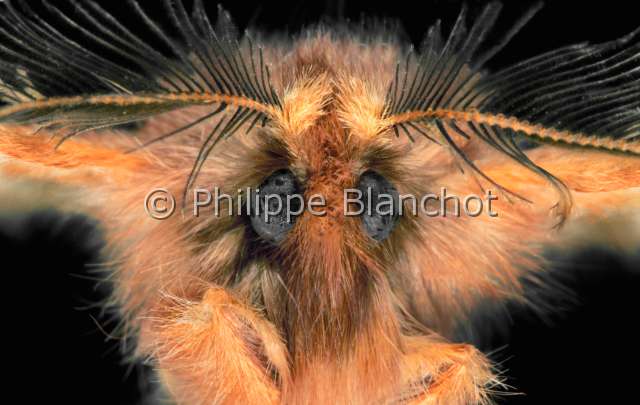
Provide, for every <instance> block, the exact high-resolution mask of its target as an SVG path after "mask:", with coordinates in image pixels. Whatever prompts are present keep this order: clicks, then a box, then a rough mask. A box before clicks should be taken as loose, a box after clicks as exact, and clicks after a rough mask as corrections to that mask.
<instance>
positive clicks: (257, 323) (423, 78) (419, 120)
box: [0, 0, 640, 404]
mask: <svg viewBox="0 0 640 405" xmlns="http://www.w3.org/2000/svg"><path fill="white" fill-rule="evenodd" d="M5 3H6V4H5V5H4V6H3V9H2V16H1V19H2V31H1V37H2V47H1V48H0V53H2V58H3V61H2V64H1V65H0V77H1V79H2V83H1V89H0V90H1V91H2V98H3V100H4V101H5V102H6V104H7V105H6V106H5V107H4V108H3V109H0V121H1V122H2V123H3V126H2V127H0V170H1V173H2V175H3V176H4V177H6V178H7V179H9V180H11V181H12V182H14V183H18V179H21V180H20V181H21V182H22V181H27V180H29V181H31V182H32V183H33V182H36V181H40V182H49V183H53V184H56V185H57V186H58V187H59V189H58V191H57V192H56V193H55V196H54V195H53V194H52V195H50V197H49V198H50V200H51V201H52V203H53V201H59V202H60V201H65V200H66V201H69V200H71V199H72V201H71V203H70V204H71V205H68V206H66V207H65V209H69V210H72V211H82V212H86V213H89V214H90V215H93V216H95V217H97V218H99V219H100V221H101V223H102V224H103V227H104V229H105V232H106V235H107V239H108V242H109V244H108V248H107V249H106V251H105V255H106V256H107V257H112V258H113V260H114V261H115V262H116V263H115V264H114V265H112V266H109V278H110V280H111V281H112V282H113V284H114V288H115V293H114V296H113V300H112V302H110V304H112V305H115V306H116V307H117V308H118V309H119V312H120V316H121V317H122V319H123V320H124V321H123V333H125V334H126V335H127V336H128V337H133V338H136V340H137V350H136V352H135V357H136V358H139V357H146V358H149V359H150V360H151V361H152V362H153V364H154V365H155V367H156V370H157V371H158V374H159V376H160V379H161V381H162V383H163V386H164V387H165V389H166V391H167V394H168V395H169V396H170V397H171V398H173V399H174V400H175V401H177V402H178V403H181V404H210V403H265V402H266V403H279V402H283V403H296V404H298V403H300V404H311V403H345V404H346V403H348V404H370V403H396V402H397V403H424V404H467V403H479V402H486V401H489V394H490V392H491V390H492V388H494V387H495V386H496V385H498V384H499V382H498V380H497V379H496V377H495V376H494V374H493V370H492V367H491V365H490V363H489V361H488V360H487V359H486V358H485V357H484V356H483V355H482V354H481V353H479V352H478V351H477V350H475V349H474V348H473V347H471V346H468V345H462V344H453V343H449V342H448V341H447V338H451V337H452V336H453V334H454V332H455V330H456V327H457V326H459V325H460V323H463V322H465V320H466V319H467V317H468V316H469V315H470V314H471V313H472V311H473V310H474V308H476V307H477V306H478V305H480V304H481V303H486V302H501V301H502V300H505V299H519V300H524V296H523V289H522V286H523V282H524V280H528V281H533V282H534V283H537V284H543V283H544V277H543V269H544V260H543V258H542V251H543V248H544V246H545V244H552V243H558V241H561V240H566V238H568V237H569V236H570V235H571V232H572V230H575V229H576V227H578V226H579V225H580V224H581V223H583V222H585V221H593V219H598V220H600V221H606V220H607V218H614V217H615V218H616V219H617V220H620V218H634V215H635V218H636V219H637V212H638V208H640V194H639V190H640V189H639V187H640V158H639V157H638V155H640V144H639V143H638V141H637V140H638V137H639V135H640V132H639V129H640V127H639V124H640V105H639V104H638V100H640V86H639V85H638V83H639V81H638V79H639V77H640V76H639V73H638V72H640V69H639V68H638V67H639V62H638V61H639V60H640V59H639V57H640V42H638V39H639V35H638V31H636V32H635V33H632V34H631V35H629V36H627V37H625V38H622V39H620V40H616V41H612V42H609V43H605V44H600V45H588V44H583V45H577V46H571V47H566V48H562V49H559V50H556V51H553V52H550V53H547V54H544V55H541V56H538V57H534V58H532V59H530V60H527V61H525V62H522V63H519V64H516V65H514V66H512V67H510V68H507V69H504V70H502V71H499V72H496V73H489V72H486V71H485V69H484V66H485V64H486V62H487V61H488V60H489V59H490V58H491V57H493V56H494V55H495V54H496V53H497V52H499V51H500V50H501V48H502V47H503V46H504V45H505V44H506V43H507V42H508V40H509V39H510V38H511V37H512V36H513V35H515V34H516V32H517V31H518V30H519V29H520V28H521V27H522V26H523V25H524V23H526V21H527V20H528V19H530V18H531V17H532V16H533V15H534V14H535V11H537V9H538V7H535V8H534V9H532V10H531V11H530V12H529V13H527V14H526V15H525V16H523V18H522V19H521V20H520V21H518V22H516V23H515V24H514V28H513V29H511V30H509V31H507V33H506V34H505V36H504V38H503V39H502V40H500V41H497V42H496V43H495V44H485V42H486V41H485V39H486V37H487V36H488V34H489V33H490V30H491V28H492V25H493V23H494V22H495V20H496V19H497V16H498V14H499V11H500V5H499V4H495V3H492V4H490V5H488V6H487V7H486V8H485V9H484V10H483V11H482V12H481V13H480V15H479V16H477V18H475V20H474V22H473V23H472V24H470V25H469V24H467V23H468V21H467V20H468V18H467V15H466V11H465V10H463V11H462V13H461V14H460V16H459V18H458V20H457V21H456V23H455V24H454V26H453V28H452V30H451V33H450V34H449V35H448V36H443V35H442V33H441V29H440V26H439V24H436V25H435V26H433V27H432V28H431V29H430V30H429V31H428V34H427V36H426V38H425V40H424V42H423V44H422V46H421V47H420V49H419V50H418V51H414V50H413V49H412V48H410V47H407V46H406V45H405V44H403V43H402V42H401V41H400V40H399V39H396V38H395V37H394V36H393V35H392V33H389V32H380V31H379V27H377V26H373V27H370V28H363V27H359V28H354V27H352V26H348V25H341V24H336V25H335V26H330V27H329V26H321V27H318V28H314V29H310V30H308V31H307V32H305V34H304V35H301V36H298V37H296V38H293V39H287V40H282V39H279V40H275V39H274V40H268V39H265V43H264V45H257V44H256V43H255V40H254V39H252V36H251V35H245V36H244V37H242V38H238V36H237V33H236V31H235V28H234V27H233V25H232V24H231V22H230V20H229V18H228V16H227V14H226V13H225V12H224V11H222V10H219V12H218V14H219V16H218V21H217V22H216V23H215V24H214V23H212V22H211V21H210V20H209V18H208V13H207V12H206V11H205V8H204V6H203V4H202V2H201V1H199V0H196V1H195V2H194V6H193V8H192V10H187V9H186V8H185V7H184V5H183V4H182V2H181V1H179V0H178V1H169V0H167V1H166V2H165V3H166V4H165V5H166V9H167V12H168V15H169V17H170V20H171V21H172V23H173V27H172V29H173V31H174V33H175V34H176V35H177V36H171V35H169V34H167V33H166V31H165V30H164V28H163V27H162V26H161V24H160V23H158V22H155V21H154V20H153V19H152V18H150V17H149V16H148V15H147V12H146V11H145V10H144V8H143V7H141V6H140V5H139V4H138V3H137V2H136V1H134V0H130V1H129V4H130V6H131V7H132V10H133V12H134V14H135V16H136V17H137V18H139V20H140V22H141V23H142V24H143V25H144V27H142V29H145V30H147V31H148V32H147V34H152V35H155V36H156V38H157V42H158V43H160V45H161V46H158V45H157V44H155V43H153V44H152V43H149V42H146V41H145V40H143V39H142V37H139V36H138V34H137V33H134V32H133V31H132V30H131V29H130V28H128V27H127V26H125V25H124V24H123V23H121V22H120V21H118V20H117V19H116V18H114V17H113V16H112V15H111V14H109V13H108V12H107V11H106V10H104V9H102V8H101V7H100V6H99V5H97V4H95V3H93V2H86V3H85V2H83V3H82V4H80V3H76V2H74V1H71V4H72V5H73V7H74V13H69V12H65V10H64V9H61V8H56V7H54V6H52V5H49V4H48V3H47V4H45V6H46V7H45V12H46V15H45V14H44V13H43V11H42V10H40V11H38V12H36V11H34V10H31V9H30V8H29V6H28V5H27V4H23V3H20V4H14V3H12V2H5ZM467 27H468V28H467ZM65 30H67V31H68V30H72V31H73V32H74V35H76V36H77V37H79V38H76V37H68V36H66V35H65V34H63V33H64V32H66V31H65ZM86 42H88V43H90V46H89V45H86V44H85V43H86ZM105 55H112V56H113V58H108V57H106V56H105ZM138 121H144V122H145V125H144V126H143V127H142V128H141V129H138V130H136V131H135V133H134V134H133V135H132V134H123V133H122V132H120V131H119V130H117V129H110V128H113V127H116V126H118V125H122V124H128V123H132V122H138ZM34 128H35V129H37V131H38V132H40V133H39V134H33V131H34ZM43 133H49V134H51V135H53V136H54V137H57V138H58V139H59V140H60V141H59V142H58V143H57V144H52V143H51V142H49V138H50V137H47V136H45V135H43ZM80 134H83V135H82V137H80V136H78V135H80ZM525 141H526V142H527V143H528V144H529V145H531V144H532V143H533V145H535V146H537V147H536V148H534V149H530V150H525V149H523V145H524V144H525V143H524V142H525ZM7 184H9V183H7ZM21 184H23V183H21ZM364 186H368V187H369V188H373V189H374V191H376V194H375V196H371V195H370V196H369V197H368V198H369V200H375V199H377V198H378V194H381V193H379V192H380V191H382V190H384V191H387V192H389V193H390V194H391V195H392V196H393V197H394V198H393V201H394V204H395V206H394V208H393V210H392V212H389V213H388V214H385V215H378V214H376V213H373V214H364V216H351V215H348V212H347V211H349V204H346V203H345V193H344V190H346V189H361V190H362V189H363V188H366V187H364ZM213 187H217V188H219V190H221V192H224V193H225V194H228V197H229V198H222V199H219V201H222V205H221V206H217V208H216V209H215V210H214V206H213V205H210V204H203V203H202V201H201V200H200V199H199V198H200V197H201V196H202V191H203V189H207V190H211V189H212V188H213ZM247 188H250V189H256V188H263V189H265V190H271V191H272V192H273V193H274V194H277V195H279V196H281V197H287V196H291V195H293V194H294V193H298V194H300V195H301V196H302V197H303V198H302V200H303V201H305V202H308V201H311V200H312V198H313V197H314V196H321V197H322V199H323V206H322V208H323V209H322V211H323V214H321V215H317V214H315V213H313V212H311V211H310V210H303V211H301V212H297V213H296V214H295V215H294V216H293V219H292V220H291V221H284V220H283V219H282V217H275V218H272V221H275V222H271V221H268V220H262V219H261V217H260V215H256V214H255V212H254V211H252V210H251V209H246V204H247V202H246V201H247V200H246V199H245V202H244V203H241V204H240V208H241V209H240V214H238V212H237V208H238V207H235V209H231V210H229V208H234V207H232V206H233V205H234V204H235V202H236V201H238V200H239V199H241V197H250V196H251V193H247V192H245V190H247ZM158 189H162V190H164V192H167V193H168V194H170V196H169V198H166V199H165V200H163V201H164V202H166V203H168V204H169V205H170V206H171V207H170V208H176V207H177V210H176V211H177V212H175V213H174V215H173V216H170V217H169V216H167V217H166V218H163V219H164V220H157V219H154V218H151V217H150V216H149V215H147V213H146V212H145V202H148V201H149V196H150V192H151V191H153V190H158ZM443 189H444V191H446V193H447V194H449V195H455V196H467V195H482V196H484V195H487V192H488V191H489V190H491V191H493V194H494V197H495V199H494V201H493V202H494V205H493V210H494V211H495V212H496V213H497V215H486V213H482V214H481V215H479V216H477V215H466V216H465V215H462V216H457V215H436V216H434V215H426V214H425V213H424V212H423V211H420V210H418V211H419V212H418V215H399V213H398V211H399V208H400V206H399V204H402V208H403V210H404V212H411V211H412V210H411V208H412V207H411V203H410V200H404V199H400V196H401V195H412V196H418V198H419V197H420V196H425V195H430V194H434V193H437V194H438V195H440V192H441V190H443ZM13 198H14V199H15V200H16V201H17V199H18V197H17V195H16V196H14V197H13ZM442 200H443V201H439V202H438V203H437V205H438V206H439V207H440V208H443V209H455V208H456V207H455V206H456V204H459V202H458V203H456V202H455V201H453V200H450V199H444V198H442ZM258 201H261V200H258ZM434 201H436V200H435V199H433V200H431V202H430V203H428V204H427V205H426V206H425V207H427V208H437V207H436V206H435V205H434ZM369 202H371V201H369ZM465 204H466V203H465ZM58 205H59V206H62V203H59V204H58ZM194 207H195V208H196V209H197V213H194V212H193V211H194ZM146 208H147V209H148V208H149V207H148V206H147V207H146ZM214 211H215V212H214ZM171 212H172V211H171V210H169V213H171ZM636 222H637V221H636ZM626 229H627V230H626V232H629V230H631V231H632V232H636V234H635V236H632V237H630V238H627V240H632V241H633V240H635V241H636V242H635V243H637V240H638V234H637V232H638V226H637V224H636V225H634V226H633V227H627V228H626ZM634 238H635V239H634Z"/></svg>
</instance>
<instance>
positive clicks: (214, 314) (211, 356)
mask: <svg viewBox="0 0 640 405" xmlns="http://www.w3.org/2000/svg"><path fill="white" fill-rule="evenodd" d="M168 300H169V301H171V303H170V304H166V303H165V305H164V307H163V308H161V309H160V310H159V311H162V312H163V313H162V314H158V316H157V317H154V316H150V317H149V320H147V321H145V323H143V325H142V327H141V333H140V346H139V348H140V350H141V351H142V352H143V353H144V354H145V355H147V356H149V357H150V358H151V359H152V361H153V362H155V364H156V368H157V371H158V374H159V376H160V379H161V380H162V382H163V385H164V387H165V388H166V390H167V392H168V393H169V395H170V396H171V397H172V398H173V399H174V400H175V401H176V402H177V403H179V404H187V405H191V404H254V403H255V404H275V403H278V402H279V401H280V390H281V387H282V386H283V385H284V384H285V383H286V381H287V380H288V378H289V375H288V374H289V371H288V367H289V366H288V361H287V357H286V354H285V353H286V351H285V348H284V345H283V343H282V341H281V339H280V337H279V336H278V334H277V332H276V331H275V328H274V327H273V326H272V325H271V324H270V323H268V322H266V321H264V320H263V319H261V318H260V317H259V315H258V314H257V313H256V312H255V311H253V310H252V309H250V308H248V307H247V306H245V305H243V304H242V303H240V302H239V301H237V300H236V299H235V298H233V297H232V296H231V295H230V294H229V293H228V292H226V291H225V290H223V289H222V288H210V289H209V290H208V291H206V293H205V294H204V296H203V298H202V300H201V301H200V302H197V303H194V302H184V301H182V300H180V299H178V298H170V299H168ZM165 301H166V300H165Z"/></svg>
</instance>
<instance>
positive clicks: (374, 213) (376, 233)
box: [357, 170, 400, 242]
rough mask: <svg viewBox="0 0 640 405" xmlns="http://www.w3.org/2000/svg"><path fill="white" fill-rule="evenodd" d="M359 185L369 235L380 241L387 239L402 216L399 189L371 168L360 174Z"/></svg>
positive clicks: (363, 215) (364, 224)
mask: <svg viewBox="0 0 640 405" xmlns="http://www.w3.org/2000/svg"><path fill="white" fill-rule="evenodd" d="M357 187H358V190H360V192H362V202H363V204H364V212H363V214H362V224H363V226H364V229H365V231H366V232H367V235H369V236H370V237H371V238H373V239H375V240H377V241H378V242H380V241H383V240H385V239H387V237H389V234H391V231H392V230H393V228H394V227H395V226H396V224H397V222H398V219H399V218H400V197H399V195H398V190H396V188H395V187H394V186H393V184H391V182H389V180H387V179H385V178H384V177H382V176H381V175H380V174H378V173H376V172H374V171H371V170H369V171H366V172H364V173H363V174H362V175H361V176H360V180H359V181H358V186H357Z"/></svg>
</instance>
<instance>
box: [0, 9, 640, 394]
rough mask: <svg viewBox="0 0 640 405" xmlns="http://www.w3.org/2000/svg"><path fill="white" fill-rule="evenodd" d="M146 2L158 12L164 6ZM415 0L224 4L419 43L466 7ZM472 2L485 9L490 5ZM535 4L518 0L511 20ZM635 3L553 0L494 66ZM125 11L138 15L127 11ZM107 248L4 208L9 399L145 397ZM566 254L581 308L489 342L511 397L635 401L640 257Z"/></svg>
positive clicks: (613, 30) (624, 28) (518, 314)
mask: <svg viewBox="0 0 640 405" xmlns="http://www.w3.org/2000/svg"><path fill="white" fill-rule="evenodd" d="M104 3H105V4H106V3H107V2H104ZM111 3H116V2H111ZM142 3H145V4H146V3H149V7H150V8H153V7H154V5H153V4H156V3H159V2H155V1H153V2H151V1H149V2H144V1H142ZM416 3H418V2H400V1H392V2H379V3H377V2H373V1H366V2H356V1H347V0H345V1H343V2H336V1H333V2H330V1H317V2H302V1H291V2H277V3H276V2H269V3H264V4H260V3H248V2H246V1H242V0H236V1H228V2H222V4H223V5H224V7H225V8H226V9H228V10H229V11H230V12H231V15H232V16H233V17H234V19H235V20H236V21H237V23H238V25H239V26H240V27H241V28H242V27H244V26H246V25H247V24H248V23H250V22H253V23H254V24H256V25H257V26H259V27H262V28H264V29H265V30H282V29H288V30H289V31H290V32H297V31H298V30H299V29H300V28H301V27H304V26H305V25H306V24H309V23H313V22H315V21H317V20H318V18H319V17H320V16H322V15H330V16H334V17H337V16H343V17H347V18H350V19H352V20H358V19H359V17H360V16H361V15H362V14H364V15H367V16H380V17H388V18H396V19H399V20H400V21H401V22H402V25H403V26H404V28H405V29H406V31H407V35H408V38H409V39H410V40H412V41H413V42H414V43H418V42H419V40H420V38H421V36H422V34H423V33H424V32H425V31H426V29H427V28H428V27H429V25H430V24H431V23H433V22H434V21H435V19H436V18H438V17H441V18H442V19H443V22H445V27H448V26H450V24H451V23H452V22H453V20H454V18H455V16H456V15H457V13H458V11H459V9H460V4H461V2H460V1H458V0H455V1H445V0H427V1H421V2H419V3H420V4H419V5H418V4H416ZM467 3H468V4H470V6H471V9H472V10H474V9H475V10H477V9H478V8H479V7H480V5H482V4H484V3H486V2H485V1H468V2H467ZM530 4H532V2H530V1H524V2H517V3H516V2H508V4H507V6H506V9H505V12H504V17H503V18H502V19H501V22H502V26H503V27H504V26H508V22H509V21H510V20H512V19H513V18H515V17H516V16H517V15H519V14H520V13H521V12H522V11H523V10H525V9H526V8H527V6H528V5H530ZM211 5H212V6H213V4H211ZM118 7H119V6H117V5H113V4H110V5H109V10H114V11H115V12H116V13H118V10H117V9H118ZM122 7H123V9H124V5H123V6H122ZM634 8H635V7H634V5H633V2H623V1H619V2H616V1H607V2H594V3H588V2H570V1H564V0H563V1H548V2H547V4H546V7H545V8H544V9H543V11H541V12H540V13H539V14H538V16H537V17H536V18H535V19H534V20H533V21H532V22H531V23H530V24H529V25H528V26H527V27H526V28H525V29H524V30H523V31H522V32H521V33H520V34H519V35H518V36H517V37H516V38H515V40H514V41H513V42H512V43H511V44H510V45H509V46H508V47H507V48H506V49H505V50H504V51H503V52H502V53H501V54H500V55H499V56H498V57H497V58H496V59H495V60H494V61H493V62H492V66H493V67H500V66H505V65H507V64H509V63H513V62H515V61H517V60H520V59H523V58H526V57H529V56H533V55H535V54H537V53H540V52H543V51H547V50H550V49H553V48H556V47H558V46H562V45H566V44H570V43H574V42H579V41H583V40H589V41H594V42H597V41H605V40H610V39H613V38H617V37H620V36H622V35H624V34H626V33H628V32H630V31H632V30H633V29H634V28H636V27H637V26H638V21H639V20H638V17H637V16H638V13H637V11H636V10H635V9H634ZM211 11H215V10H214V7H211ZM119 13H120V14H121V16H122V18H125V19H126V18H127V13H126V12H124V11H120V12H119ZM100 243H101V242H100V237H99V231H97V228H96V227H95V224H94V223H92V222H91V221H90V220H88V219H86V218H82V217H68V216H62V215H60V214H56V213H51V212H44V213H37V214H33V215H25V216H11V217H7V216H6V215H5V216H4V217H3V216H1V215H0V258H2V263H3V268H4V271H3V274H2V276H3V286H2V287H3V288H2V290H3V303H4V322H3V326H2V331H3V332H2V335H3V340H5V341H6V343H5V344H4V345H3V346H2V356H3V359H4V365H5V367H3V368H4V371H5V372H7V373H8V374H9V381H12V382H13V381H15V383H16V385H12V384H11V385H8V386H7V391H6V392H5V393H4V394H5V395H8V392H11V391H13V392H14V394H15V395H17V397H18V398H21V400H19V401H16V402H18V403H41V402H43V401H46V402H56V403H58V402H59V403H63V404H134V403H136V401H138V396H139V392H140V391H141V390H144V387H145V381H146V378H145V377H144V375H145V374H144V367H142V366H136V367H131V366H128V365H123V364H122V361H121V355H120V352H119V349H118V342H117V341H116V340H114V339H112V338H109V337H107V334H108V331H109V330H110V324H109V323H108V322H106V319H105V318H101V317H100V311H99V309H97V308H95V307H94V305H92V304H94V303H96V302H98V301H99V300H100V299H102V298H103V297H104V293H105V291H104V289H103V288H102V287H96V283H95V281H94V280H92V279H91V274H90V271H89V270H88V269H90V268H91V263H96V262H98V261H99V257H98V256H97V247H98V246H99V245H100ZM639 253H640V252H639ZM557 260H558V261H560V262H562V263H564V264H563V265H562V268H563V271H564V273H565V274H566V276H565V280H564V281H565V283H566V285H567V286H569V287H571V288H572V289H573V290H574V291H575V295H576V296H577V297H578V298H577V300H576V301H575V303H574V304H572V305H569V306H565V307H564V308H563V309H562V310H560V309H559V308H558V311H554V312H553V313H551V314H549V316H547V317H546V318H545V319H541V318H539V317H536V316H532V315H531V314H530V313H528V312H526V311H521V310H517V309H514V310H513V311H512V314H511V317H510V318H504V319H503V322H502V326H503V328H502V329H504V333H500V334H497V335H495V336H493V338H491V339H489V340H488V341H487V342H485V344H484V346H483V349H485V350H496V349H500V350H499V351H498V352H497V353H495V354H494V355H493V358H495V359H497V360H499V361H500V362H501V363H502V367H503V368H504V369H505V372H506V375H507V376H508V377H509V379H508V383H509V384H510V385H512V386H514V387H516V388H517V390H518V391H521V392H524V393H525V394H526V395H515V396H508V397H505V398H504V399H503V400H502V401H501V402H502V403H505V404H518V405H523V404H547V403H553V404H555V403H561V404H562V403H613V404H617V403H630V402H635V401H633V399H634V398H633V395H632V394H633V393H634V392H635V390H636V384H637V381H636V380H637V377H638V376H639V375H640V373H638V372H637V371H636V369H635V367H636V365H638V364H640V350H638V348H637V347H636V346H635V344H636V342H637V341H638V333H637V332H636V327H635V326H636V325H635V322H636V320H637V319H638V317H637V309H638V298H637V295H638V294H637V291H638V289H639V287H640V271H637V270H639V269H638V267H640V266H639V262H638V261H637V260H636V261H634V260H629V259H628V258H620V257H616V256H615V255H613V254H610V253H608V252H606V251H603V250H600V249H597V248H596V247H594V248H593V249H588V250H585V251H584V252H578V253H572V254H571V255H569V254H568V253H567V254H565V255H561V256H559V257H558V258H557ZM94 318H96V319H99V320H98V321H95V320H94ZM98 323H100V324H101V325H103V326H104V328H103V329H104V330H105V331H106V332H105V331H103V330H101V329H102V328H99V327H98V326H97V324H98ZM20 382H21V383H22V384H21V385H18V383H20Z"/></svg>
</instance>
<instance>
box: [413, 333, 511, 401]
mask: <svg viewBox="0 0 640 405" xmlns="http://www.w3.org/2000/svg"><path fill="white" fill-rule="evenodd" d="M408 342H409V349H410V352H409V354H408V355H406V358H405V373H406V374H405V375H406V377H405V379H406V380H407V381H408V382H409V390H408V391H407V393H406V394H405V395H404V399H405V402H404V403H407V404H411V405H476V404H482V405H485V404H491V403H492V401H491V398H490V393H491V389H492V388H494V387H497V386H500V382H499V380H498V379H497V377H496V376H495V375H494V373H493V370H492V366H491V363H490V361H489V360H488V359H487V358H486V357H485V356H484V355H483V354H482V353H481V352H480V351H479V350H477V349H476V348H475V347H473V346H471V345H467V344H452V343H447V342H445V341H443V340H441V339H439V338H434V339H432V338H430V337H428V338H409V340H408Z"/></svg>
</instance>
